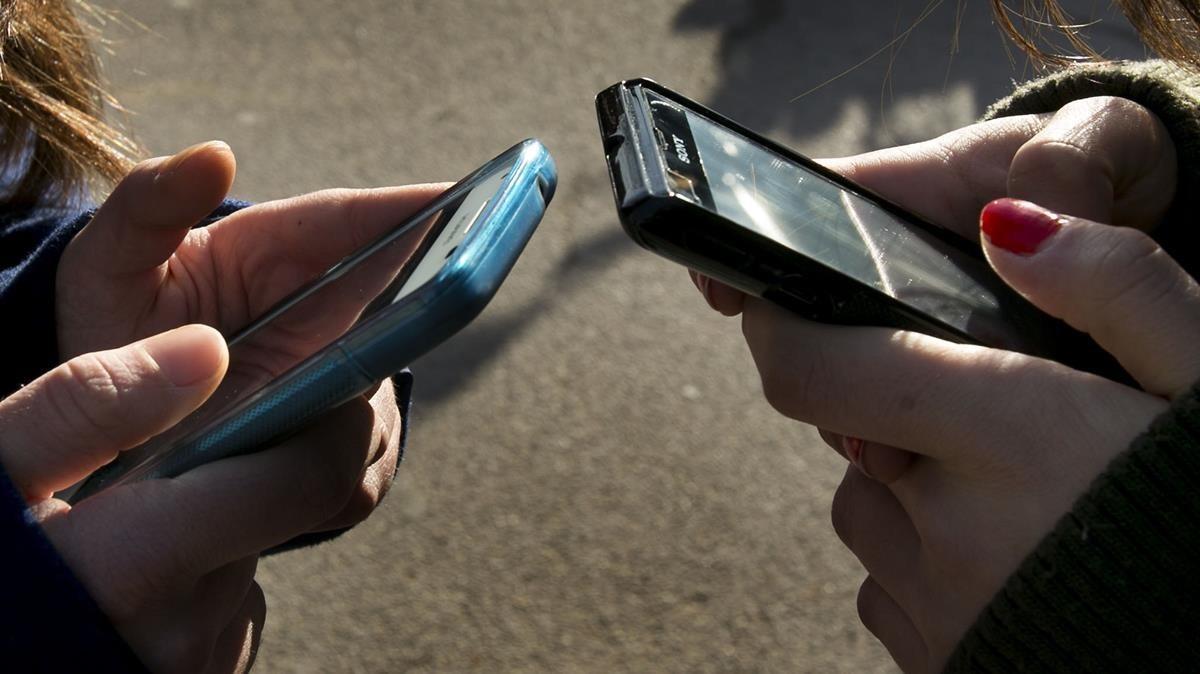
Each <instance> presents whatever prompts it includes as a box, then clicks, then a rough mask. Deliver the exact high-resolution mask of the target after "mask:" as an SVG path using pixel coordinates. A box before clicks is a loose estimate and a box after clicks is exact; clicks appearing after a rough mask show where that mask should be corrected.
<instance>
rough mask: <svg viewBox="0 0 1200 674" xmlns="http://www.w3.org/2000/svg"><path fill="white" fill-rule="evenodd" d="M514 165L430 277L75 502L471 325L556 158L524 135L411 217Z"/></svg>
mask: <svg viewBox="0 0 1200 674" xmlns="http://www.w3.org/2000/svg"><path fill="white" fill-rule="evenodd" d="M510 165H511V169H510V170H509V172H508V175H507V177H506V178H505V179H504V181H503V182H502V183H501V185H500V187H499V188H498V189H497V191H496V193H495V196H494V197H493V198H492V199H491V200H490V201H489V202H488V204H487V206H485V207H484V210H483V211H482V212H480V214H479V215H478V217H477V219H476V224H475V225H473V226H472V228H471V230H470V233H469V234H467V237H466V238H465V239H464V240H463V241H462V243H460V244H459V246H458V248H457V249H456V250H455V251H454V257H453V258H451V259H450V260H448V261H447V263H446V264H445V265H444V266H443V267H442V268H441V269H440V270H439V271H438V273H437V274H436V275H435V276H434V277H433V278H432V279H431V280H430V281H428V282H426V283H425V284H424V285H422V286H421V287H420V288H418V289H416V290H415V291H414V292H413V293H411V294H410V295H408V296H406V297H404V298H403V299H401V300H400V301H398V302H396V303H395V304H392V305H390V306H388V307H386V308H384V309H382V310H380V311H379V312H378V313H376V314H375V315H373V316H371V317H370V318H369V319H367V320H366V321H365V322H363V323H361V324H359V325H356V326H355V327H354V328H352V329H351V330H350V331H349V332H348V333H347V334H346V335H344V336H343V337H342V338H341V339H339V340H338V341H337V342H335V343H334V344H331V345H330V346H328V347H326V348H325V349H323V350H322V351H321V352H319V353H317V354H315V355H313V356H311V357H310V358H308V359H307V360H305V361H303V362H301V363H300V364H298V365H296V366H295V367H293V368H292V369H291V370H289V371H288V372H286V373H284V374H283V375H282V376H280V377H279V378H278V379H276V380H275V381H273V382H272V383H270V384H268V385H267V386H265V387H263V388H262V389H260V390H259V391H257V392H255V393H253V394H251V395H250V396H249V397H247V398H246V399H245V400H243V401H241V402H239V403H238V404H237V405H236V406H235V407H234V408H233V409H231V410H229V411H228V412H226V413H224V414H222V415H221V416H220V417H219V418H218V419H217V420H216V422H215V423H213V424H211V425H208V426H207V427H205V428H203V429H201V430H199V431H197V432H192V433H186V434H184V435H183V436H182V437H178V438H174V437H173V438H169V440H170V442H168V443H167V445H166V446H165V447H162V448H160V449H157V450H155V451H154V452H152V455H151V457H150V458H149V459H145V458H141V459H140V460H139V461H136V462H122V460H121V459H120V458H118V460H116V461H114V462H113V463H111V464H109V465H108V466H105V467H104V468H102V469H100V470H99V471H97V472H96V473H95V474H93V476H92V477H91V478H89V479H88V481H87V482H85V483H84V484H83V485H82V486H81V487H80V488H79V489H78V490H77V491H76V492H75V493H74V494H72V495H71V496H70V498H69V500H70V501H71V502H72V503H75V502H78V501H81V500H83V499H84V498H87V497H88V496H90V495H92V494H94V493H97V492H99V491H101V490H103V489H106V488H108V487H112V486H116V485H119V484H124V483H128V482H134V481H138V480H146V479H152V478H161V477H174V476H177V475H180V474H182V473H184V472H186V471H188V470H190V469H192V468H195V467H197V466H199V465H203V464H205V463H208V462H210V461H215V460H217V459H220V458H225V457H228V456H235V455H238V454H244V453H247V452H252V451H256V450H257V449H259V448H261V447H262V446H264V445H265V444H266V443H269V442H270V441H272V440H275V439H278V438H279V437H281V436H282V435H284V434H286V433H287V432H289V431H292V430H294V429H296V428H298V427H300V426H302V425H303V424H305V423H307V422H309V421H311V420H313V419H314V418H315V417H316V416H318V415H319V414H320V413H322V412H324V411H326V410H329V409H331V408H333V407H336V406H337V405H340V404H342V403H344V402H346V401H348V400H350V399H352V398H353V397H355V396H357V395H361V394H362V393H364V392H366V391H367V390H369V389H370V388H371V386H373V385H374V384H375V382H378V381H380V380H382V379H384V378H386V377H389V376H391V375H392V374H394V373H396V372H398V371H399V370H402V369H403V368H404V367H406V366H408V365H409V364H410V363H411V362H412V361H413V360H415V359H416V358H418V357H419V356H421V355H422V354H424V353H426V352H427V351H429V350H430V349H432V348H433V347H435V346H437V345H438V344H440V343H441V342H443V341H445V340H446V339H447V338H449V337H450V336H451V335H453V334H454V333H455V332H457V331H458V330H460V329H462V328H463V327H464V326H466V325H467V324H468V323H470V321H471V320H472V319H473V318H475V316H477V315H478V314H479V312H480V311H482V310H483V307H484V306H485V305H487V303H488V301H489V300H491V298H492V297H493V296H494V295H495V293H496V291H497V290H498V289H499V287H500V284H501V283H502V282H503V281H504V279H505V277H506V276H507V275H508V273H509V271H510V270H511V269H512V267H513V265H514V264H515V263H516V261H517V257H518V256H519V255H520V253H521V251H522V250H523V249H524V247H525V244H526V243H527V242H528V241H529V237H530V236H531V235H532V234H533V231H534V229H535V228H536V227H537V224H538V222H540V220H541V218H542V215H543V213H544V212H545V209H546V205H547V204H548V203H549V202H550V199H551V197H552V196H553V194H554V189H555V186H556V181H557V173H556V170H555V165H554V160H553V158H551V156H550V154H549V153H548V152H547V151H546V149H545V147H544V146H543V145H542V144H541V143H540V142H538V141H537V140H532V139H531V140H526V141H524V142H522V143H520V144H518V145H516V146H514V147H513V148H511V149H510V150H508V151H507V152H505V153H504V154H502V155H500V156H499V157H497V158H496V159H493V160H492V161H490V162H488V163H487V164H485V165H484V166H483V167H481V168H480V169H479V170H478V171H476V172H474V173H473V174H471V175H470V176H468V177H467V178H464V179H463V180H462V181H460V182H459V184H458V185H456V186H455V187H454V188H451V189H450V190H448V191H447V195H445V196H444V197H442V198H439V199H438V200H435V202H434V203H432V204H430V206H428V207H426V208H425V209H422V211H421V212H420V213H418V214H417V215H416V216H414V217H413V218H411V219H410V221H414V222H415V221H420V220H423V219H425V218H426V217H428V216H429V215H430V214H432V213H433V212H436V210H437V209H439V208H442V207H443V205H444V204H445V203H449V201H450V198H451V193H458V194H461V193H463V191H464V190H466V189H469V188H470V187H472V186H473V185H475V184H477V183H479V182H481V181H482V180H483V179H484V178H486V177H487V176H488V175H490V174H491V173H493V172H494V171H497V170H502V169H504V168H506V167H508V166H510ZM402 228H403V227H401V229H402ZM285 302H286V300H285ZM273 313H274V312H269V313H268V316H270V315H273ZM185 422H186V420H185ZM154 442H155V440H154V439H152V440H151V441H150V443H154ZM131 456H132V455H131Z"/></svg>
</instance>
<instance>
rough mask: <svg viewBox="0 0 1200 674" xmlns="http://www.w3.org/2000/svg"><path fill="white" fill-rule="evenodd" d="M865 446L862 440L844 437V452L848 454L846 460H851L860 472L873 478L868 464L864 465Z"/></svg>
mask: <svg viewBox="0 0 1200 674" xmlns="http://www.w3.org/2000/svg"><path fill="white" fill-rule="evenodd" d="M865 444H866V443H864V442H863V439H862V438H856V437H854V436H850V435H843V436H842V451H843V452H845V453H846V458H847V459H850V463H852V464H854V467H855V468H857V469H858V472H860V473H862V474H863V475H866V476H867V477H871V474H870V473H868V472H867V467H866V464H864V463H863V446H864V445H865Z"/></svg>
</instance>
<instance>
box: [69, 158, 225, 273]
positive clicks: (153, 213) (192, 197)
mask: <svg viewBox="0 0 1200 674" xmlns="http://www.w3.org/2000/svg"><path fill="white" fill-rule="evenodd" d="M234 171H235V163H234V158H233V152H232V151H231V150H230V149H229V146H228V145H226V144H225V143H223V142H221V141H210V142H207V143H201V144H199V145H193V146H192V147H189V148H187V149H185V150H183V151H181V152H179V153H178V154H176V155H174V156H171V157H156V158H154V159H148V160H146V161H144V162H142V163H140V164H138V165H137V166H135V167H134V168H133V170H132V171H130V173H129V175H127V176H125V177H124V178H123V179H122V180H121V182H120V183H119V184H118V185H117V186H116V187H115V188H114V189H113V191H112V194H110V195H109V196H108V198H107V199H105V200H104V204H103V205H102V206H100V209H99V210H98V211H96V215H95V216H93V217H92V221H91V222H89V223H88V225H87V226H86V227H84V228H83V230H82V231H80V232H79V234H78V236H76V237H75V239H74V240H73V241H72V242H71V244H70V245H69V246H68V248H67V250H66V252H65V253H64V254H63V260H64V263H69V264H66V267H67V269H68V270H71V271H75V272H76V273H77V274H81V275H85V276H86V278H88V279H95V278H101V279H105V280H107V281H113V280H125V279H126V278H127V277H130V276H134V277H135V278H136V275H137V274H139V273H141V272H146V271H150V270H153V269H156V268H157V267H158V266H159V265H161V264H162V263H163V262H166V261H167V258H169V257H171V254H172V253H174V252H175V249H176V248H177V247H178V246H179V243H180V241H182V240H183V237H184V236H185V235H186V234H187V232H188V230H189V229H190V228H192V227H194V226H195V225H196V223H197V222H200V221H201V220H202V219H204V217H205V216H207V215H208V214H209V213H211V212H212V211H213V209H215V208H216V207H217V206H219V205H220V204H221V200H222V199H224V198H225V195H226V194H227V193H228V192H229V188H230V186H231V185H232V184H233V175H234Z"/></svg>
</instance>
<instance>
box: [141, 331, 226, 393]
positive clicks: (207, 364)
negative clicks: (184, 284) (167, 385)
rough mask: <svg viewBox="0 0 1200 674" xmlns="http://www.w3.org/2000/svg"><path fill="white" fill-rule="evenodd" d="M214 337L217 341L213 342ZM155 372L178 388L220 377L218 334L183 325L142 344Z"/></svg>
mask: <svg viewBox="0 0 1200 674" xmlns="http://www.w3.org/2000/svg"><path fill="white" fill-rule="evenodd" d="M214 335H216V339H214ZM143 345H144V347H145V349H146V352H147V353H149V354H150V357H151V358H153V359H154V362H155V363H156V364H157V365H158V369H159V371H160V372H162V374H163V375H164V376H166V378H167V379H169V380H171V383H172V384H174V385H175V386H178V387H180V388H186V387H189V386H195V385H196V384H200V383H202V382H206V381H209V380H210V379H212V378H213V377H216V376H219V375H220V373H221V370H222V361H223V360H224V357H225V356H224V351H225V349H224V348H223V344H222V341H221V339H220V335H219V333H217V331H216V330H213V329H212V328H209V327H205V326H200V325H185V326H184V327H182V328H176V329H174V330H171V331H169V332H164V333H163V334H161V335H156V336H154V337H151V338H150V339H147V340H146V341H145V342H144V343H143Z"/></svg>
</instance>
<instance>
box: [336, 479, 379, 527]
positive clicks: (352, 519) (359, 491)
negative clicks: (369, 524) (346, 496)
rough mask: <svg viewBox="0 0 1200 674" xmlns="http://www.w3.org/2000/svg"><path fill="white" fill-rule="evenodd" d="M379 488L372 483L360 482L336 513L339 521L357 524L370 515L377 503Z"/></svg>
mask: <svg viewBox="0 0 1200 674" xmlns="http://www.w3.org/2000/svg"><path fill="white" fill-rule="evenodd" d="M379 497H380V490H379V489H378V488H376V487H375V486H374V485H371V484H368V483H364V482H360V483H359V484H358V486H357V487H356V488H355V489H354V492H353V493H352V494H351V495H350V500H349V501H347V502H346V505H345V506H344V507H343V508H342V510H341V512H340V513H338V520H339V522H345V523H346V524H347V525H354V524H358V523H359V522H362V521H364V520H366V519H367V518H368V517H370V516H371V513H372V512H374V511H375V508H376V507H377V506H378V505H379Z"/></svg>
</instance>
